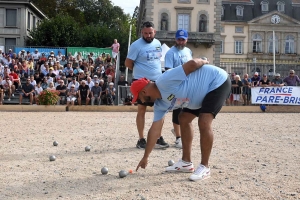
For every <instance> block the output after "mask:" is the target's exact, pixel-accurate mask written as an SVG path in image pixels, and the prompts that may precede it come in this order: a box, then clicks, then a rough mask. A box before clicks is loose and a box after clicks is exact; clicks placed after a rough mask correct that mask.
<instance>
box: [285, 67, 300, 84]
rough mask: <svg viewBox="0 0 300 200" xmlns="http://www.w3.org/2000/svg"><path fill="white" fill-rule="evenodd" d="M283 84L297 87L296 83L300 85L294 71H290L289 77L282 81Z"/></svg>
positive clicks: (299, 80)
mask: <svg viewBox="0 0 300 200" xmlns="http://www.w3.org/2000/svg"><path fill="white" fill-rule="evenodd" d="M283 82H285V83H286V85H287V86H297V82H298V83H300V79H299V77H298V76H297V75H295V71H294V70H292V69H291V70H290V76H288V77H286V78H285V79H283Z"/></svg>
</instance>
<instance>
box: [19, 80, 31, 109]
mask: <svg viewBox="0 0 300 200" xmlns="http://www.w3.org/2000/svg"><path fill="white" fill-rule="evenodd" d="M34 95H35V94H34V87H33V85H31V84H30V78H27V79H26V83H25V84H23V85H22V94H20V96H19V104H20V105H21V104H22V100H23V98H29V100H30V105H32V101H33V97H34Z"/></svg>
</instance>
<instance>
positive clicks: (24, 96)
mask: <svg viewBox="0 0 300 200" xmlns="http://www.w3.org/2000/svg"><path fill="white" fill-rule="evenodd" d="M32 95H33V96H35V93H32ZM22 96H23V98H28V99H29V98H30V94H29V95H28V96H26V95H25V94H24V93H23V94H22Z"/></svg>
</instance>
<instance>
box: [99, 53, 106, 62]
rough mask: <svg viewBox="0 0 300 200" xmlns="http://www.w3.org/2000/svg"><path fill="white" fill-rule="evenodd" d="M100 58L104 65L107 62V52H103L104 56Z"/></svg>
mask: <svg viewBox="0 0 300 200" xmlns="http://www.w3.org/2000/svg"><path fill="white" fill-rule="evenodd" d="M99 59H100V63H102V64H103V65H105V64H106V56H105V52H103V53H102V56H101V57H100V58H99Z"/></svg>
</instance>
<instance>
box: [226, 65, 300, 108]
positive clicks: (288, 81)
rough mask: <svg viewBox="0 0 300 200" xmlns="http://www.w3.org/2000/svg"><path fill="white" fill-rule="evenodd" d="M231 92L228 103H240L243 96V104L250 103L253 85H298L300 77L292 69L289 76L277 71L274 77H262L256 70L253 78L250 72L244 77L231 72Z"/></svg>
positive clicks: (264, 75)
mask: <svg viewBox="0 0 300 200" xmlns="http://www.w3.org/2000/svg"><path fill="white" fill-rule="evenodd" d="M231 84H232V86H231V87H232V89H231V94H230V95H229V97H228V99H227V100H226V104H227V105H238V104H239V102H240V100H241V96H242V100H243V101H242V102H243V104H242V105H244V106H245V105H250V100H251V87H269V86H273V87H282V86H298V85H300V79H299V77H298V76H297V75H296V74H295V70H290V74H289V76H287V77H285V78H283V79H282V78H281V76H280V74H279V73H276V74H275V76H274V77H273V78H272V79H269V77H268V76H267V74H263V75H262V77H261V76H260V75H259V73H258V72H255V73H254V74H253V76H252V78H249V75H248V74H244V76H243V79H241V77H240V76H239V75H237V74H235V73H231Z"/></svg>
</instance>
